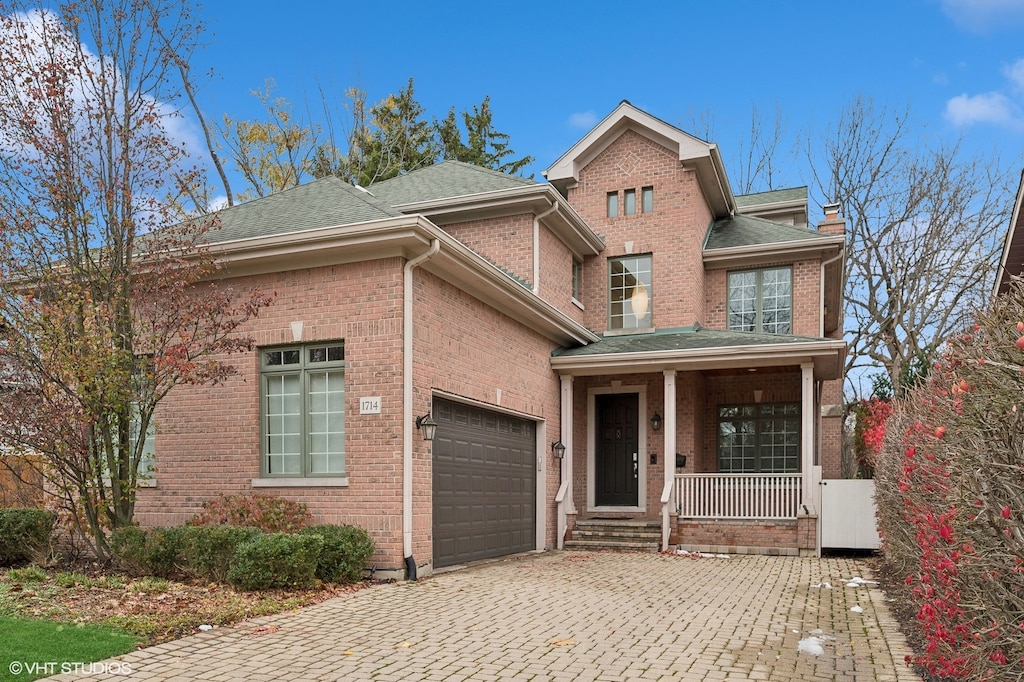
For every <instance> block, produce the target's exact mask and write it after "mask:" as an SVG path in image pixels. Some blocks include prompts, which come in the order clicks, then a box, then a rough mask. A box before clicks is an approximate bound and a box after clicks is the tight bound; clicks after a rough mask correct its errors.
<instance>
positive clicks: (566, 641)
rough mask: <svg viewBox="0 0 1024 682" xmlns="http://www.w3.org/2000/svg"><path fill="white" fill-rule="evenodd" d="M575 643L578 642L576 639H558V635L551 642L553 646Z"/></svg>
mask: <svg viewBox="0 0 1024 682" xmlns="http://www.w3.org/2000/svg"><path fill="white" fill-rule="evenodd" d="M575 643H576V641H575V640H572V639H558V638H557V637H556V638H555V639H553V640H551V644H552V645H553V646H572V645H574V644H575Z"/></svg>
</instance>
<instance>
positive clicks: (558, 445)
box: [551, 440, 565, 459]
mask: <svg viewBox="0 0 1024 682" xmlns="http://www.w3.org/2000/svg"><path fill="white" fill-rule="evenodd" d="M551 452H553V453H555V457H557V458H558V459H562V458H563V457H565V445H564V444H563V443H562V441H560V440H556V441H555V442H554V443H552V444H551Z"/></svg>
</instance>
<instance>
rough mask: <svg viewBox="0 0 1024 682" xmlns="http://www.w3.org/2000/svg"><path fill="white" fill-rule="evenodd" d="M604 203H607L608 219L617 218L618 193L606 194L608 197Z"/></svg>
mask: <svg viewBox="0 0 1024 682" xmlns="http://www.w3.org/2000/svg"><path fill="white" fill-rule="evenodd" d="M606 202H607V205H608V217H609V218H616V217H618V215H619V193H618V192H608V197H607V199H606Z"/></svg>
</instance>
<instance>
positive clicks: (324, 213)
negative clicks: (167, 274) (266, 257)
mask: <svg viewBox="0 0 1024 682" xmlns="http://www.w3.org/2000/svg"><path fill="white" fill-rule="evenodd" d="M215 215H217V216H218V217H219V218H220V225H221V226H220V229H219V230H214V231H213V232H211V233H210V241H211V242H214V243H216V242H226V241H232V240H235V239H248V238H252V237H266V236H269V235H275V234H286V233H289V232H301V231H304V230H315V229H317V228H321V227H332V226H335V225H349V224H352V223H361V222H367V221H370V220H379V219H382V218H390V217H393V216H400V215H402V213H401V212H400V211H396V210H394V209H393V208H391V207H390V206H388V205H387V204H385V203H384V202H382V201H380V200H379V199H376V198H374V197H373V196H372V195H370V194H367V193H366V192H364V191H363V190H361V189H358V188H356V187H353V186H351V185H349V184H348V183H346V182H344V181H343V180H340V179H338V178H335V177H329V178H322V179H320V180H316V181H314V182H311V183H309V184H306V185H300V186H299V187H293V188H292V189H288V190H285V191H283V192H278V193H276V194H271V195H270V196H266V197H263V198H262V199H256V200H254V201H249V202H247V203H244V204H239V205H237V206H232V207H231V208H226V209H222V210H220V211H217V212H216V213H215Z"/></svg>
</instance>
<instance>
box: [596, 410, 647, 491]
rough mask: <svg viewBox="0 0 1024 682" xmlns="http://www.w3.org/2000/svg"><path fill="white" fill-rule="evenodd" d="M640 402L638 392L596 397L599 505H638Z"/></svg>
mask: <svg viewBox="0 0 1024 682" xmlns="http://www.w3.org/2000/svg"><path fill="white" fill-rule="evenodd" d="M639 405H640V399H639V396H637V394H636V393H623V394H614V395H598V396H597V452H596V458H597V461H596V462H595V472H594V474H595V476H594V478H595V483H596V487H597V489H596V490H595V500H594V501H595V503H596V504H597V506H599V507H604V506H609V507H636V506H638V500H639V498H638V493H637V491H638V485H637V482H638V481H639V474H640V460H639V459H638V456H639V444H640V441H639V438H638V434H637V430H638V428H637V427H638V412H639Z"/></svg>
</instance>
